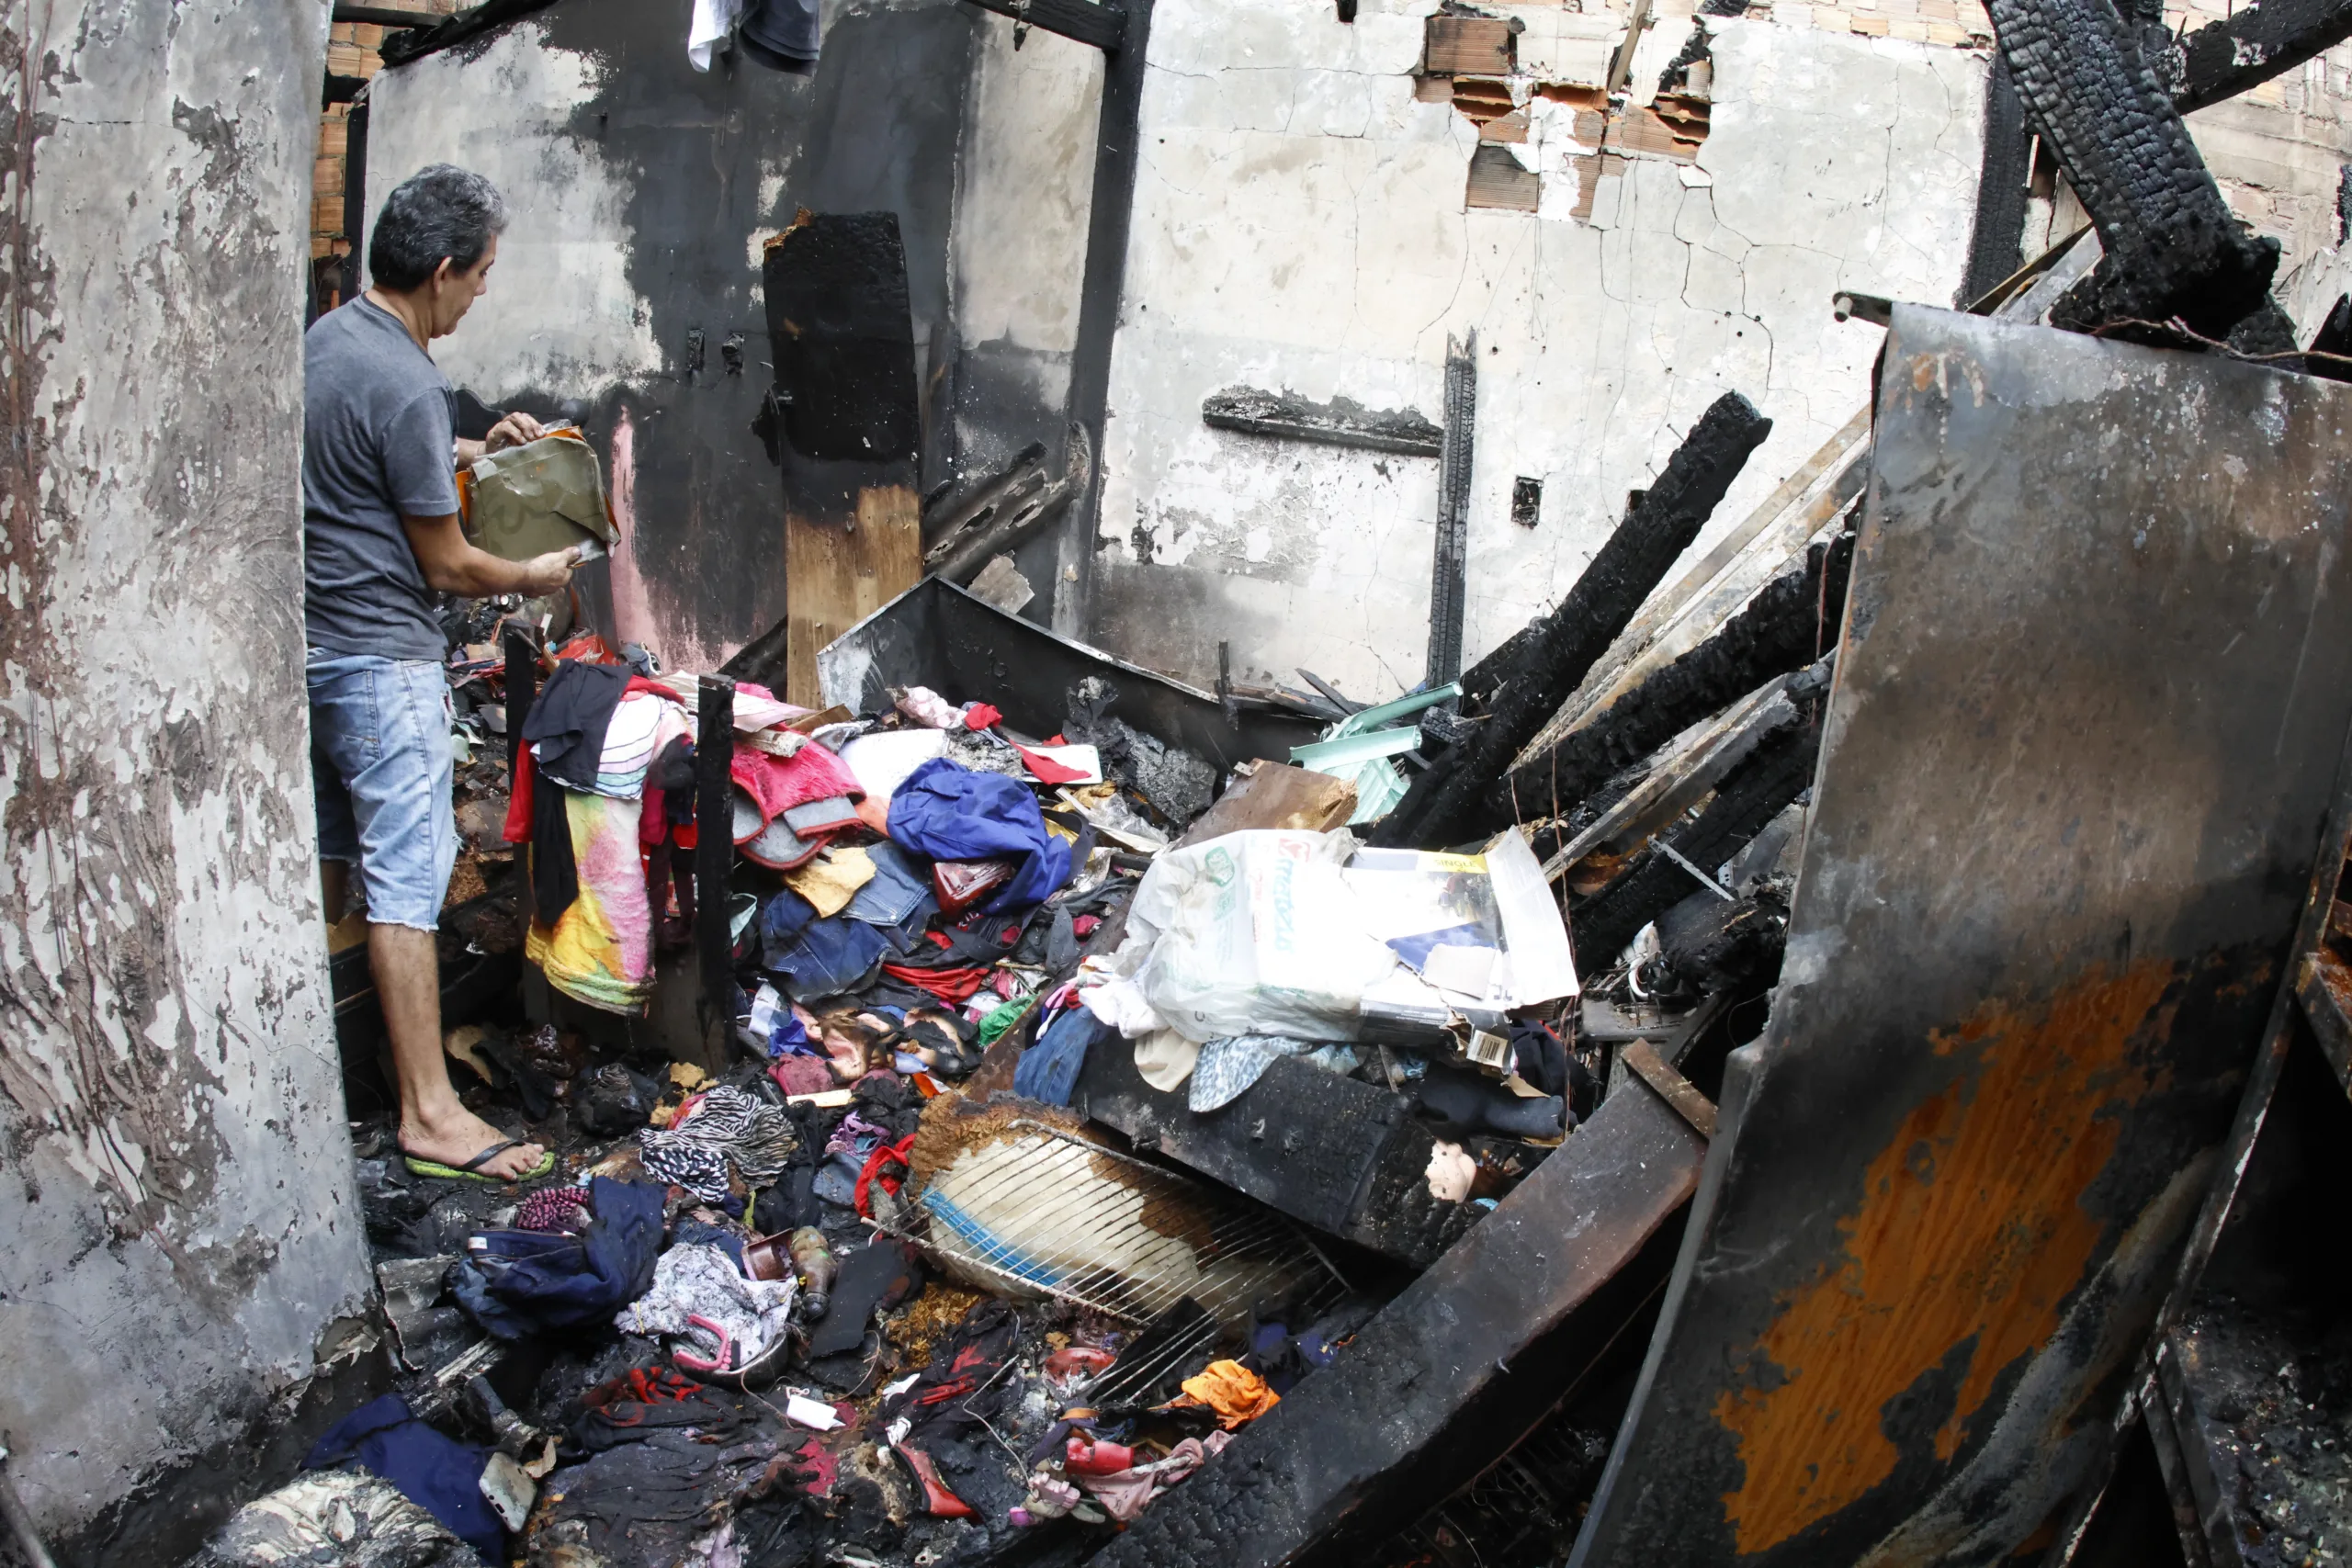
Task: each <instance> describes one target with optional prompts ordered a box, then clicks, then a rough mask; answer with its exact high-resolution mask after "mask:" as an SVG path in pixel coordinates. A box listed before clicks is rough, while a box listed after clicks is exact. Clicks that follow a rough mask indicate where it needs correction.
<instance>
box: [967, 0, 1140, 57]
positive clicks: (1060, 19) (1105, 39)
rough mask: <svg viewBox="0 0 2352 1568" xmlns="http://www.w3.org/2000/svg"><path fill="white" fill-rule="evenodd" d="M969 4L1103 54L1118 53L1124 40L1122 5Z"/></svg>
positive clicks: (992, 0)
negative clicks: (1074, 41)
mask: <svg viewBox="0 0 2352 1568" xmlns="http://www.w3.org/2000/svg"><path fill="white" fill-rule="evenodd" d="M972 4H973V5H975V6H979V7H980V8H981V9H982V10H984V11H994V12H995V13H996V14H997V15H998V16H1000V17H1012V19H1013V20H1014V21H1016V22H1025V23H1027V24H1028V25H1029V26H1030V27H1033V28H1045V29H1046V31H1047V32H1049V33H1059V34H1060V35H1061V36H1062V37H1064V38H1066V39H1075V40H1076V41H1078V42H1080V43H1082V44H1085V45H1087V46H1089V47H1090V48H1093V49H1099V50H1101V51H1103V53H1105V54H1116V53H1118V52H1119V49H1120V47H1121V45H1122V44H1124V43H1125V40H1126V34H1127V13H1126V8H1125V6H1113V5H1107V4H1105V5H1098V4H1096V3H1095V0H972Z"/></svg>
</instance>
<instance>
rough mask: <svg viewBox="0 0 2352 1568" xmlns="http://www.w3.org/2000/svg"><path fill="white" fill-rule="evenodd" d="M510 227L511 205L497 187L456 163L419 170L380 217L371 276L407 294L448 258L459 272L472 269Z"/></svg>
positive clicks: (371, 246)
mask: <svg viewBox="0 0 2352 1568" xmlns="http://www.w3.org/2000/svg"><path fill="white" fill-rule="evenodd" d="M505 227H506V203H505V201H504V200H503V198H502V197H500V196H499V194H498V187H497V186H494V185H492V184H491V183H490V182H489V181H488V180H486V179H484V178H482V177H481V175H477V174H475V173H473V172H472V171H471V170H469V169H461V168H459V167H458V166H457V165H456V164H434V165H433V166H432V167H430V168H426V169H419V170H418V171H417V172H416V173H415V174H413V175H410V176H409V177H408V178H407V179H405V180H402V181H401V183H400V185H399V186H397V187H396V188H395V189H394V190H393V191H392V194H391V195H390V196H389V197H385V199H384V209H383V210H382V211H381V212H379V213H378V214H377V215H376V230H375V232H374V233H372V234H370V235H368V275H369V276H372V277H373V278H374V279H375V280H376V286H377V287H378V288H391V289H397V290H401V291H403V292H404V291H406V290H408V289H411V288H419V287H421V286H422V285H424V283H425V282H426V281H427V280H428V279H430V278H431V277H432V276H433V274H434V272H435V269H437V268H438V267H439V266H440V265H441V260H442V258H443V257H444V256H446V257H447V258H448V261H449V265H450V267H451V268H452V269H453V270H454V271H458V272H465V271H468V270H469V269H470V268H471V267H472V266H473V265H474V264H476V263H477V262H479V261H481V257H482V253H483V252H484V251H487V250H488V249H490V240H491V236H492V235H493V234H496V233H498V232H499V231H502V230H503V229H504V228H505Z"/></svg>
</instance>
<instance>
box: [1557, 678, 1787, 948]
mask: <svg viewBox="0 0 2352 1568" xmlns="http://www.w3.org/2000/svg"><path fill="white" fill-rule="evenodd" d="M1811 706H1812V705H1810V704H1808V705H1805V707H1806V708H1809V707H1811ZM1820 751H1821V729H1820V726H1819V725H1818V724H1817V723H1816V722H1815V720H1814V718H1813V717H1812V716H1811V715H1810V714H1809V713H1807V712H1805V711H1804V709H1800V711H1799V714H1798V716H1796V717H1794V718H1793V719H1792V720H1791V721H1790V723H1789V724H1788V726H1787V727H1786V728H1783V729H1782V730H1781V733H1780V734H1778V735H1776V736H1774V737H1772V738H1771V739H1769V740H1766V741H1765V742H1764V743H1763V744H1762V745H1760V746H1758V748H1757V749H1756V751H1755V754H1754V755H1753V756H1751V757H1749V758H1748V759H1747V761H1746V762H1743V763H1742V764H1740V767H1739V769H1738V771H1737V772H1736V773H1733V774H1732V775H1731V776H1730V777H1729V778H1726V779H1725V780H1724V784H1723V787H1722V788H1721V789H1719V790H1717V791H1716V792H1715V798H1714V799H1713V800H1712V801H1710V802H1709V803H1708V805H1707V808H1706V809H1705V810H1704V811H1702V812H1701V813H1699V817H1698V819H1697V820H1696V821H1694V822H1692V823H1691V824H1690V825H1689V826H1688V827H1686V828H1683V829H1681V830H1680V831H1679V832H1676V833H1672V834H1663V835H1660V839H1661V841H1663V842H1665V843H1668V844H1671V845H1672V846H1673V848H1674V852H1675V853H1676V854H1679V855H1680V856H1681V857H1682V858H1683V859H1684V860H1687V861H1689V862H1690V863H1691V864H1692V865H1696V866H1700V867H1702V868H1705V869H1706V870H1709V871H1713V868H1714V867H1716V866H1719V865H1721V864H1723V863H1724V862H1725V861H1727V860H1729V859H1730V858H1731V857H1732V855H1733V854H1734V853H1736V852H1737V851H1738V850H1739V849H1740V848H1741V846H1743V845H1745V844H1746V843H1747V841H1748V840H1750V839H1753V838H1755V837H1756V835H1757V834H1758V833H1760V832H1762V831H1763V830H1764V826H1765V824H1766V823H1768V822H1770V821H1771V820H1772V818H1775V817H1777V816H1779V815H1780V814H1781V808H1782V807H1785V806H1787V805H1788V804H1789V803H1790V802H1791V801H1792V800H1794V799H1796V797H1797V796H1798V795H1800V794H1802V793H1804V789H1805V786H1806V785H1808V784H1811V783H1812V782H1813V767H1814V762H1815V759H1816V758H1817V757H1818V756H1819V754H1820ZM1694 886H1696V884H1695V882H1694V879H1693V878H1692V877H1691V873H1690V872H1689V871H1687V870H1686V869H1684V868H1683V867H1682V866H1681V865H1680V864H1679V863H1676V861H1675V860H1674V858H1673V856H1672V855H1666V854H1661V853H1659V852H1657V849H1656V848H1655V847H1653V848H1652V849H1651V850H1650V852H1648V853H1647V854H1645V856H1644V857H1643V858H1642V861H1641V863H1639V864H1638V865H1636V866H1634V868H1633V869H1632V870H1631V871H1628V872H1627V873H1626V874H1624V875H1623V877H1621V878H1619V879H1618V880H1617V881H1615V882H1613V883H1611V884H1610V885H1609V886H1607V887H1606V888H1604V889H1602V890H1601V891H1600V892H1599V893H1597V894H1595V895H1593V897H1590V898H1589V899H1587V900H1586V901H1585V902H1583V903H1582V904H1579V905H1577V907H1576V908H1574V909H1572V910H1570V911H1569V912H1568V930H1569V931H1570V933H1571V934H1572V935H1573V936H1574V937H1575V939H1576V949H1577V954H1578V955H1579V957H1578V961H1579V963H1581V964H1583V965H1584V967H1585V968H1586V969H1588V970H1591V971H1598V970H1599V969H1600V968H1602V967H1604V966H1606V965H1607V964H1610V963H1611V962H1613V961H1614V960H1615V959H1616V957H1617V955H1618V954H1619V953H1623V952H1624V951H1625V946H1626V944H1627V943H1628V942H1632V941H1633V940H1634V937H1635V936H1637V935H1639V934H1640V933H1641V929H1642V928H1643V927H1644V926H1645V925H1648V924H1649V923H1650V922H1651V921H1652V920H1655V919H1657V918H1658V917H1659V916H1660V915H1663V914H1665V913H1666V912H1667V911H1668V909H1671V908H1674V907H1675V906H1676V905H1677V904H1679V903H1681V902H1682V900H1683V899H1685V898H1687V897H1690V896H1691V891H1692V890H1693V888H1694ZM1709 897H1711V898H1712V897H1713V896H1712V895H1709ZM1714 901H1716V902H1721V900H1719V899H1718V900H1714Z"/></svg>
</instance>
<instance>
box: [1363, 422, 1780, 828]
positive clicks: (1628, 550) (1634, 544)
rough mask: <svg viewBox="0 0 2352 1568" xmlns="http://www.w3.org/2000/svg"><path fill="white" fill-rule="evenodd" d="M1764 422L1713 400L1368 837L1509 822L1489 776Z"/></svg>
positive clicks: (1572, 678)
mask: <svg viewBox="0 0 2352 1568" xmlns="http://www.w3.org/2000/svg"><path fill="white" fill-rule="evenodd" d="M1771 429H1772V422H1771V421H1770V420H1769V419H1766V418H1765V417H1764V416H1763V415H1762V414H1760V413H1758V412H1756V408H1755V405H1754V404H1752V403H1750V402H1749V401H1748V400H1747V399H1746V398H1743V397H1741V396H1740V395H1739V394H1738V393H1737V392H1726V393H1724V395H1723V396H1722V397H1720V398H1718V399H1716V400H1715V401H1714V403H1713V406H1712V407H1710V408H1709V409H1708V410H1707V412H1705V413H1704V414H1703V415H1702V416H1701V417H1700V420H1699V423H1697V424H1696V425H1694V426H1693V427H1692V428H1691V434H1690V435H1689V436H1688V437H1687V438H1686V439H1685V440H1684V441H1683V443H1682V445H1681V446H1679V447H1678V448H1676V449H1675V453H1674V456H1673V457H1671V458H1670V459H1668V463H1667V465H1666V471H1665V472H1664V473H1662V474H1660V475H1659V476H1658V478H1657V483H1656V484H1654V485H1652V486H1651V487H1650V488H1649V490H1648V491H1646V492H1645V493H1644V495H1643V497H1642V500H1641V502H1640V504H1639V505H1637V506H1635V507H1634V510H1633V513H1632V514H1631V515H1629V516H1628V517H1627V518H1626V519H1625V521H1624V522H1623V524H1621V525H1619V526H1618V529H1617V531H1616V533H1614V534H1612V535H1611V536H1610V539H1609V542H1608V543H1607V544H1605V545H1603V546H1602V547H1600V554H1599V555H1596V556H1595V557H1593V558H1592V564H1591V565H1589V566H1588V567H1587V568H1586V569H1585V571H1584V575H1583V576H1582V577H1580V578H1578V579H1577V585H1576V586H1575V587H1574V588H1572V589H1570V590H1569V591H1568V594H1567V597H1566V598H1564V599H1562V600H1561V601H1560V603H1559V604H1557V605H1555V607H1554V608H1553V609H1552V610H1551V611H1550V612H1549V613H1548V614H1546V615H1540V616H1538V617H1537V618H1536V619H1535V621H1534V622H1533V623H1532V626H1530V628H1529V635H1528V636H1527V637H1525V639H1524V641H1522V642H1521V644H1520V648H1521V656H1520V658H1519V660H1517V662H1516V663H1515V664H1514V665H1513V666H1511V667H1510V669H1509V670H1507V671H1501V672H1500V677H1499V680H1498V684H1497V686H1496V689H1495V691H1494V693H1493V696H1492V700H1491V702H1490V703H1489V704H1488V705H1487V709H1486V712H1485V713H1484V714H1483V715H1482V716H1479V720H1478V723H1477V725H1476V728H1475V729H1473V730H1472V731H1471V733H1470V735H1469V737H1468V739H1465V740H1464V741H1463V742H1462V743H1461V744H1459V745H1457V746H1454V747H1453V748H1451V749H1450V750H1448V752H1447V753H1446V754H1444V755H1443V756H1442V757H1441V758H1440V759H1439V760H1438V761H1436V762H1434V763H1433V764H1432V765H1431V766H1430V769H1429V771H1428V772H1426V773H1422V774H1421V776H1420V777H1419V778H1418V779H1416V780H1415V781H1414V782H1413V786H1412V788H1411V789H1410V790H1408V791H1407V792H1406V795H1405V798H1404V799H1403V800H1402V801H1400V802H1399V803H1398V804H1397V809H1396V810H1395V811H1393V812H1391V813H1390V814H1389V816H1388V818H1387V819H1386V820H1385V821H1384V822H1382V823H1381V825H1380V827H1379V828H1378V829H1376V830H1375V831H1374V836H1373V841H1374V843H1376V844H1383V845H1389V846H1400V845H1413V844H1424V843H1452V842H1456V841H1458V840H1464V839H1468V838H1472V837H1476V835H1478V834H1480V833H1483V832H1486V831H1487V830H1489V829H1494V828H1498V827H1500V826H1501V825H1502V824H1503V823H1504V822H1506V821H1509V820H1510V816H1509V814H1508V813H1507V812H1498V811H1496V810H1495V809H1494V807H1492V805H1491V804H1490V802H1489V800H1488V792H1489V789H1490V787H1491V786H1492V784H1494V782H1495V781H1496V780H1498V779H1499V778H1500V777H1501V776H1502V774H1503V771H1504V770H1505V769H1506V768H1508V767H1509V766H1510V763H1511V761H1512V760H1513V759H1514V758H1516V757H1517V756H1518V755H1519V752H1520V750H1521V748H1522V747H1524V746H1525V745H1526V744H1527V743H1528V742H1529V741H1530V740H1532V739H1534V738H1535V734H1536V732H1537V731H1538V730H1540V729H1541V728H1543V727H1544V720H1546V719H1548V718H1550V717H1551V716H1552V715H1553V713H1554V712H1555V710H1556V709H1557V708H1558V707H1559V705H1560V703H1561V702H1562V700H1563V699H1565V698H1566V696H1567V694H1569V693H1571V692H1573V691H1575V690H1576V689H1577V682H1581V681H1582V680H1583V679H1584V677H1585V673H1586V671H1589V670H1590V669H1591V668H1592V666H1593V664H1594V662H1595V661H1596V660H1599V659H1600V656H1601V655H1602V654H1603V653H1605V652H1607V651H1608V649H1609V645H1610V644H1611V643H1612V642H1614V641H1615V640H1616V638H1617V634H1618V633H1620V632H1622V631H1623V630H1624V629H1625V626H1626V625H1627V623H1628V622H1630V621H1632V620H1633V618H1634V612H1635V611H1637V610H1639V609H1640V608H1641V605H1642V601H1643V600H1645V599H1646V598H1648V597H1649V595H1650V591H1651V590H1652V589H1654V588H1656V587H1657V585H1658V582H1659V581H1660V580H1661V579H1663V578H1664V577H1665V576H1666V574H1667V571H1668V569H1670V568H1671V567H1672V566H1673V565H1674V562H1675V559H1676V558H1677V557H1679V556H1680V555H1681V554H1682V552H1683V551H1684V550H1685V549H1687V548H1688V547H1690V544H1691V540H1693V539H1695V538H1697V537H1698V536H1699V530H1700V529H1701V528H1702V527H1703V526H1705V525H1706V521H1707V518H1708V517H1709V515H1710V514H1712V513H1713V511H1714V509H1715V505H1716V503H1717V502H1720V501H1722V500H1723V498H1724V491H1727V490H1729V489H1730V488H1731V483H1732V480H1733V479H1736V478H1738V477H1739V471H1740V469H1741V468H1744V467H1745V466H1746V465H1747V457H1748V454H1749V453H1751V452H1753V451H1755V450H1756V448H1757V447H1758V446H1761V445H1763V442H1764V437H1765V436H1766V435H1767V434H1770V432H1771Z"/></svg>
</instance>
